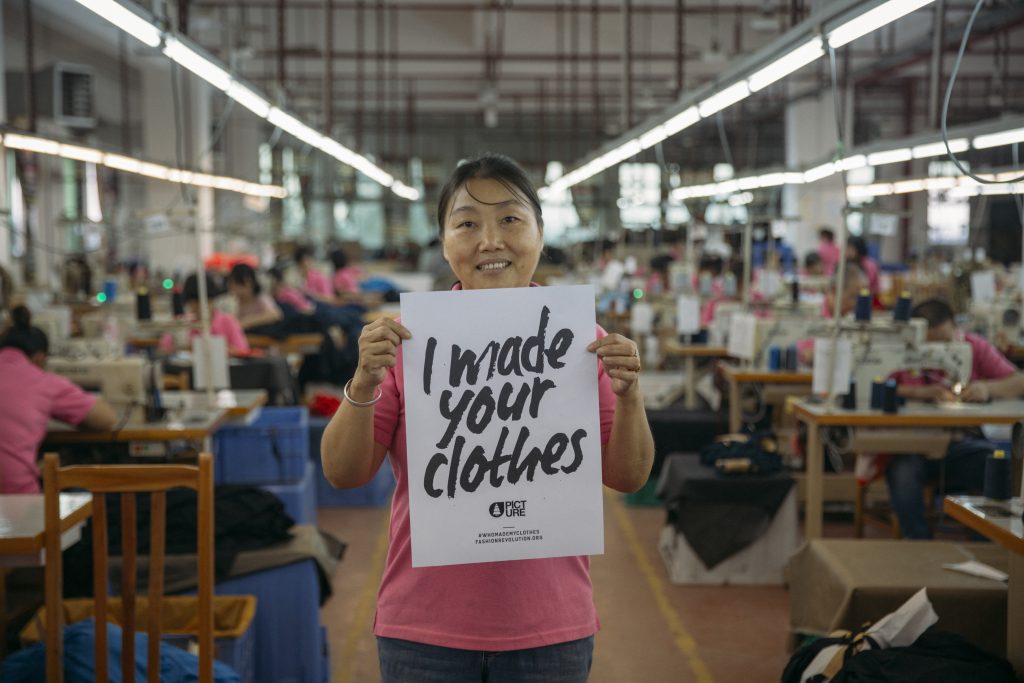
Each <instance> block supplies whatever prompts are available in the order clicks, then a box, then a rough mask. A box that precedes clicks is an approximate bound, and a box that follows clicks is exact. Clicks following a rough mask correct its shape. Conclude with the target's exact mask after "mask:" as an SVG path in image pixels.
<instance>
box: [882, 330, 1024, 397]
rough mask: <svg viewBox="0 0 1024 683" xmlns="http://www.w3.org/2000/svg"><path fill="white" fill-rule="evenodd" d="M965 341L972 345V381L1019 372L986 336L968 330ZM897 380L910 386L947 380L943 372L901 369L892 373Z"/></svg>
mask: <svg viewBox="0 0 1024 683" xmlns="http://www.w3.org/2000/svg"><path fill="white" fill-rule="evenodd" d="M963 341H965V342H967V343H968V344H970V345H971V381H972V382H978V381H984V380H993V379H1005V378H1007V377H1009V376H1010V375H1012V374H1013V373H1015V372H1017V367H1016V366H1015V365H1014V364H1013V363H1011V362H1010V361H1009V360H1007V359H1006V356H1004V355H1003V354H1001V353H999V349H997V348H996V347H994V346H993V345H992V344H990V343H989V341H988V340H987V339H985V338H984V337H980V336H978V335H976V334H974V333H973V332H967V333H966V334H964V336H963ZM891 376H892V377H893V378H895V379H896V381H897V382H898V383H900V384H903V385H908V386H921V385H925V384H934V383H936V382H938V381H942V380H945V373H942V372H925V373H921V372H909V371H906V370H901V371H899V372H894V373H893V374H892V375H891Z"/></svg>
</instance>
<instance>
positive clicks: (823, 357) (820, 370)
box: [811, 337, 863, 395]
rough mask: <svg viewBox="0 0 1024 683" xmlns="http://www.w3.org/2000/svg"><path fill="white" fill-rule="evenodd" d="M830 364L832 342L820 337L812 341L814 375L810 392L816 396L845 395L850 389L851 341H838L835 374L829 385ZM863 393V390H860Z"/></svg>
mask: <svg viewBox="0 0 1024 683" xmlns="http://www.w3.org/2000/svg"><path fill="white" fill-rule="evenodd" d="M831 363H832V340H831V339H825V338H822V337H818V338H815V340H814V373H813V377H814V379H813V386H812V387H811V390H812V391H813V392H814V393H816V394H827V393H829V392H830V391H834V392H835V393H836V394H837V395H841V394H845V393H847V391H849V389H850V375H852V374H853V341H852V340H850V339H846V338H842V337H841V338H840V339H839V354H838V356H836V365H835V372H833V373H832V383H831V384H829V380H828V368H829V365H830V364H831ZM862 391H863V390H862Z"/></svg>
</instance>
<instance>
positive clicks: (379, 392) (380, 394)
mask: <svg viewBox="0 0 1024 683" xmlns="http://www.w3.org/2000/svg"><path fill="white" fill-rule="evenodd" d="M350 384H352V380H349V381H347V382H345V387H344V388H343V389H342V390H341V393H342V394H343V395H344V396H345V400H346V401H348V402H349V403H351V404H352V405H354V406H355V407H357V408H366V407H369V406H372V405H373V404H374V403H376V402H377V401H379V400H380V399H381V398H382V397H383V396H384V390H383V389H381V388H380V385H377V395H376V396H374V397H373V398H372V399H371V400H369V401H355V400H353V399H352V397H351V396H349V395H348V387H349V385H350Z"/></svg>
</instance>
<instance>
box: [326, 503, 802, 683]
mask: <svg viewBox="0 0 1024 683" xmlns="http://www.w3.org/2000/svg"><path fill="white" fill-rule="evenodd" d="M387 521H388V510H387V508H375V509H374V508H334V509H326V508H325V509H321V510H320V515H319V523H320V526H321V527H322V528H323V529H325V530H327V531H330V532H331V533H333V534H335V535H337V536H338V537H339V538H342V539H343V540H345V542H346V543H348V550H347V552H346V555H345V559H344V561H343V562H342V563H341V565H340V566H339V569H338V572H337V574H336V575H335V577H334V590H335V593H334V595H333V597H332V598H331V599H330V601H329V602H328V603H327V604H326V605H325V606H324V607H323V610H322V615H321V617H322V623H324V624H325V625H326V626H327V628H328V630H329V633H330V646H331V669H332V679H331V680H332V681H334V682H335V683H374V682H377V681H379V680H380V676H379V674H378V671H377V648H376V643H375V641H374V638H373V634H372V632H371V626H372V623H373V612H374V602H375V597H376V590H377V583H378V581H379V579H380V573H381V569H382V567H383V562H384V551H385V547H386V530H387ZM664 522H665V512H664V511H663V510H661V509H659V508H637V507H628V506H626V505H624V504H623V503H622V502H621V496H618V495H613V494H610V493H609V494H608V495H607V496H606V498H605V554H604V555H602V556H598V557H594V558H593V559H592V560H591V575H592V577H593V581H594V595H595V601H596V603H597V608H598V613H599V615H600V618H601V625H602V628H601V631H600V632H599V633H598V635H597V643H596V648H595V654H594V667H593V672H592V675H591V677H590V680H591V682H592V683H630V682H632V681H638V682H641V681H642V682H645V683H646V682H651V683H657V682H660V681H672V682H673V683H675V682H679V683H685V682H687V681H695V682H697V683H711V682H712V681H719V682H722V681H740V680H744V681H766V682H767V681H777V680H779V676H780V674H781V673H782V669H783V668H784V667H785V664H786V661H787V659H788V655H787V652H786V647H785V642H786V633H787V628H788V622H789V596H788V594H787V592H786V590H785V589H784V588H782V587H781V586H767V587H698V586H676V585H673V584H671V583H669V582H668V578H667V575H666V571H665V566H664V563H663V562H662V560H661V557H660V555H659V554H658V551H657V539H658V533H659V531H660V530H661V527H662V526H663V524H664Z"/></svg>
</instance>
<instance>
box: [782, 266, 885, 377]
mask: <svg viewBox="0 0 1024 683" xmlns="http://www.w3.org/2000/svg"><path fill="white" fill-rule="evenodd" d="M836 277H838V276H833V278H832V282H831V283H830V285H829V287H828V289H827V290H826V291H825V300H824V301H823V302H822V304H821V317H822V319H823V320H831V319H832V311H833V308H832V307H833V305H834V303H835V298H836V295H835V292H836V285H835V278H836ZM867 286H868V278H867V275H866V274H865V273H864V271H863V270H862V269H861V267H860V266H859V265H857V264H856V263H854V262H853V261H847V262H846V276H845V279H844V280H843V293H842V296H841V297H840V299H839V315H840V317H843V318H845V317H846V316H848V315H850V314H852V313H853V309H854V308H855V307H856V306H857V297H858V296H860V294H861V293H862V292H863V291H864V290H865V289H867ZM875 303H877V300H875ZM796 346H797V353H798V354H799V356H800V364H801V365H805V366H810V365H813V364H814V340H813V339H804V340H802V341H800V342H797V345H796Z"/></svg>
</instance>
